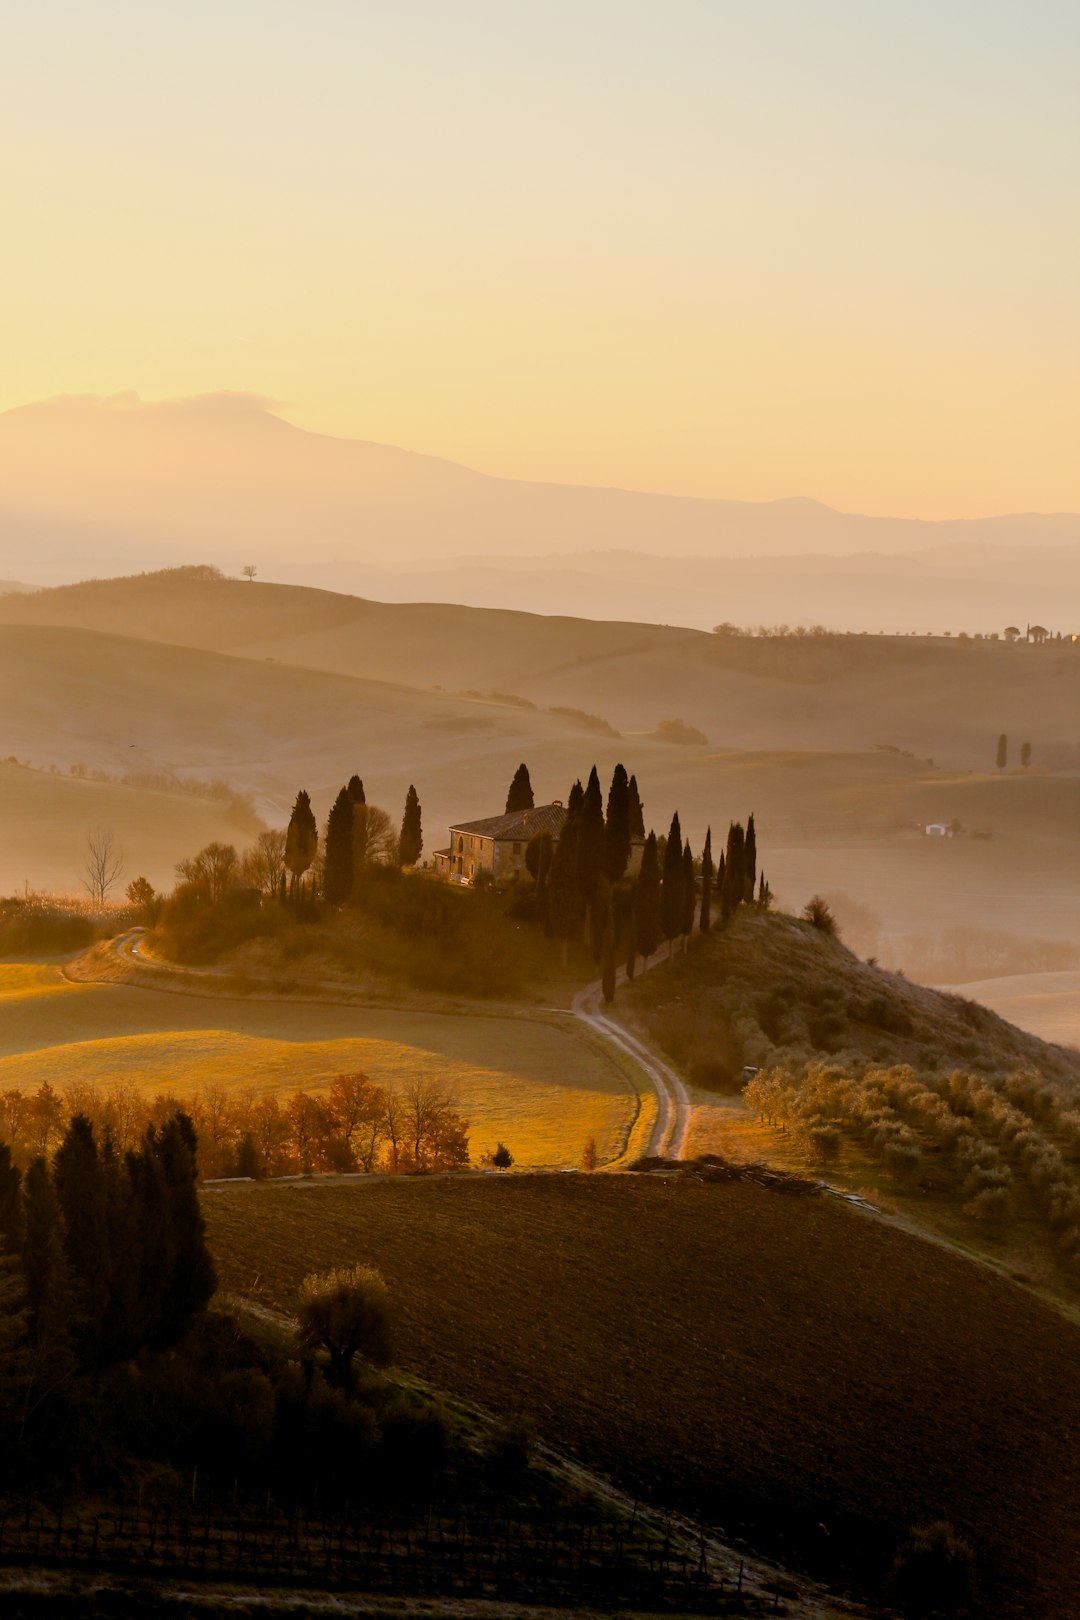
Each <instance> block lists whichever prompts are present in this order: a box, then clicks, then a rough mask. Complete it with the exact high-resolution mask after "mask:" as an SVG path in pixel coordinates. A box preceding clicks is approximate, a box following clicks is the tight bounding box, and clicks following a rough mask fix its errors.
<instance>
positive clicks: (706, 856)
mask: <svg viewBox="0 0 1080 1620" xmlns="http://www.w3.org/2000/svg"><path fill="white" fill-rule="evenodd" d="M712 882H713V865H712V828H711V827H707V828H706V829H705V848H704V849H703V850H702V852H701V916H700V920H699V923H698V927H699V928H700V929H701V932H702V933H703V934H707V933H708V932H709V930H710V929H711V928H712Z"/></svg>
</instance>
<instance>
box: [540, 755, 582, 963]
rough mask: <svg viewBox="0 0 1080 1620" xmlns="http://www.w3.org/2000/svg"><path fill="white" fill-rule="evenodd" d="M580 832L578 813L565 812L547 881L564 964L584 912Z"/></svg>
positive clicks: (549, 906)
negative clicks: (580, 865)
mask: <svg viewBox="0 0 1080 1620" xmlns="http://www.w3.org/2000/svg"><path fill="white" fill-rule="evenodd" d="M578 786H579V787H580V783H579V784H578ZM579 834H580V822H579V817H578V816H569V815H568V816H567V818H566V821H565V822H564V823H563V830H562V833H561V834H560V837H559V841H558V843H557V844H556V845H555V851H554V854H553V855H552V857H551V870H550V872H549V873H548V879H547V885H546V893H547V914H548V918H549V920H550V924H551V927H552V928H553V929H554V931H555V933H556V934H557V935H558V937H559V939H561V940H562V947H563V950H562V957H563V966H564V967H565V966H566V948H567V945H568V943H569V941H570V940H571V939H573V938H574V936H575V935H576V934H577V932H578V930H579V929H580V927H581V921H582V918H583V916H584V914H585V907H584V904H583V902H582V899H581V885H580V882H579V844H580V837H579Z"/></svg>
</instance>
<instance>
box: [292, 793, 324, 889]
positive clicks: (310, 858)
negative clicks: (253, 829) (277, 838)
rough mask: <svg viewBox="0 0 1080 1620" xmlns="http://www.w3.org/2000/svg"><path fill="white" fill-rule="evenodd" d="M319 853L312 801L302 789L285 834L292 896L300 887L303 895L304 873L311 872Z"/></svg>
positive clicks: (317, 830)
mask: <svg viewBox="0 0 1080 1620" xmlns="http://www.w3.org/2000/svg"><path fill="white" fill-rule="evenodd" d="M318 852H319V827H318V823H317V822H316V820H315V812H314V811H313V810H312V808H311V799H310V798H309V797H308V795H307V793H306V792H305V790H304V789H303V788H301V789H300V791H299V793H298V794H297V795H296V803H295V804H294V805H293V808H292V815H291V816H290V817H289V829H288V831H287V832H286V834H285V865H286V866H287V867H288V869H289V875H290V877H291V879H292V882H291V883H290V885H289V893H290V894H292V895H295V894H296V892H297V889H298V887H299V890H300V893H301V894H302V893H303V881H304V873H305V872H307V871H309V870H310V868H311V867H312V865H313V864H314V861H315V856H316V855H317V854H318Z"/></svg>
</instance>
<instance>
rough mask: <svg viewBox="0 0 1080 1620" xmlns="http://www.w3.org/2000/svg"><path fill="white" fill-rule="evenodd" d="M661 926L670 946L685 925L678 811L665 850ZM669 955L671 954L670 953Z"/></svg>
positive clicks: (673, 819)
mask: <svg viewBox="0 0 1080 1620" xmlns="http://www.w3.org/2000/svg"><path fill="white" fill-rule="evenodd" d="M660 924H661V927H662V929H663V932H664V938H665V939H666V940H667V941H668V944H669V946H670V945H671V943H672V941H673V940H674V939H675V937H676V935H678V934H681V933H682V924H683V841H682V828H681V827H680V826H679V812H678V811H677V810H676V812H675V814H674V815H673V816H672V818H671V830H670V831H669V833H668V839H667V844H666V846H665V849H664V872H663V880H662V885H661V890H660ZM668 954H669V955H670V954H671V953H670V951H669V953H668Z"/></svg>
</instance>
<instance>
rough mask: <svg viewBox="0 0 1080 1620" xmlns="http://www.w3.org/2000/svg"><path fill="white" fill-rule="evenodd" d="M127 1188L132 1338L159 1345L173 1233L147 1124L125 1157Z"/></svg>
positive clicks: (162, 1174) (152, 1131)
mask: <svg viewBox="0 0 1080 1620" xmlns="http://www.w3.org/2000/svg"><path fill="white" fill-rule="evenodd" d="M127 1172H128V1180H129V1182H130V1185H131V1210H132V1227H133V1235H134V1247H135V1260H134V1269H135V1273H136V1276H137V1278H138V1285H137V1287H136V1290H135V1295H136V1299H137V1301H138V1311H137V1317H136V1320H135V1322H134V1324H133V1335H134V1338H135V1340H136V1342H137V1343H138V1344H139V1345H157V1344H159V1343H160V1342H162V1325H163V1321H164V1309H165V1295H166V1291H167V1289H168V1283H169V1276H170V1273H171V1270H172V1263H173V1234H172V1224H171V1222H170V1219H169V1196H168V1189H167V1188H166V1185H165V1171H164V1167H163V1166H162V1163H161V1158H160V1155H159V1154H158V1151H157V1131H156V1129H155V1128H154V1126H153V1125H148V1126H147V1128H146V1132H145V1135H144V1136H143V1139H142V1144H141V1146H140V1147H139V1149H138V1150H137V1152H134V1153H129V1154H128V1156H127Z"/></svg>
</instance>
